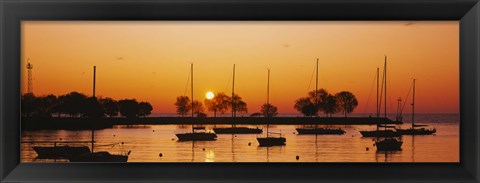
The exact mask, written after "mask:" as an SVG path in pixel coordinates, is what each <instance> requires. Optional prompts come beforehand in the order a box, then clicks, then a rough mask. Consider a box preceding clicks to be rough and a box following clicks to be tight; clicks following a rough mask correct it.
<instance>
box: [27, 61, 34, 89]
mask: <svg viewBox="0 0 480 183" xmlns="http://www.w3.org/2000/svg"><path fill="white" fill-rule="evenodd" d="M29 60H30V58H28V59H27V70H28V88H27V92H28V93H29V94H33V77H32V72H33V64H31V63H30V62H29Z"/></svg>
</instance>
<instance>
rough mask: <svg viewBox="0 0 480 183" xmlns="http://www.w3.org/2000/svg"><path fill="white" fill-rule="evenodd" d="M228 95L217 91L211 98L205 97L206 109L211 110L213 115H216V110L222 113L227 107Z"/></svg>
mask: <svg viewBox="0 0 480 183" xmlns="http://www.w3.org/2000/svg"><path fill="white" fill-rule="evenodd" d="M229 101H230V97H228V96H227V95H225V93H217V94H216V95H215V96H214V97H213V98H212V99H210V100H209V99H205V106H207V110H208V111H211V112H213V117H217V112H219V113H221V114H223V113H225V112H226V111H227V109H228V108H229V103H230V102H229Z"/></svg>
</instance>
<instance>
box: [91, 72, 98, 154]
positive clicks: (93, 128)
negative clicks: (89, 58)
mask: <svg viewBox="0 0 480 183" xmlns="http://www.w3.org/2000/svg"><path fill="white" fill-rule="evenodd" d="M96 77H97V66H93V99H95V84H96V83H95V80H96ZM94 146H95V127H94V126H93V123H92V153H93V148H94Z"/></svg>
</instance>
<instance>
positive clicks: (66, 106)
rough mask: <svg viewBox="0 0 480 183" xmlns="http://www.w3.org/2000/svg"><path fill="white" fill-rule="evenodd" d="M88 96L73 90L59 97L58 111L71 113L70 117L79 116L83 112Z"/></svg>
mask: <svg viewBox="0 0 480 183" xmlns="http://www.w3.org/2000/svg"><path fill="white" fill-rule="evenodd" d="M86 98H87V97H86V96H85V95H84V94H81V93H78V92H71V93H69V94H66V95H62V96H60V97H59V99H60V101H61V103H60V104H59V108H58V112H61V113H65V114H69V115H70V117H74V116H78V115H79V114H81V113H82V112H83V110H82V107H83V104H84V102H85V99H86Z"/></svg>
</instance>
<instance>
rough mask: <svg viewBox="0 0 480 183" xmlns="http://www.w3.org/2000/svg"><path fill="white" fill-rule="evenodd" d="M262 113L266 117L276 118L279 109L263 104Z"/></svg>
mask: <svg viewBox="0 0 480 183" xmlns="http://www.w3.org/2000/svg"><path fill="white" fill-rule="evenodd" d="M261 113H262V114H263V116H265V117H275V116H277V115H278V112H277V107H275V106H274V105H272V104H263V105H262V109H261Z"/></svg>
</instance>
